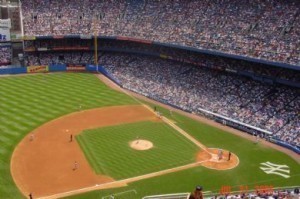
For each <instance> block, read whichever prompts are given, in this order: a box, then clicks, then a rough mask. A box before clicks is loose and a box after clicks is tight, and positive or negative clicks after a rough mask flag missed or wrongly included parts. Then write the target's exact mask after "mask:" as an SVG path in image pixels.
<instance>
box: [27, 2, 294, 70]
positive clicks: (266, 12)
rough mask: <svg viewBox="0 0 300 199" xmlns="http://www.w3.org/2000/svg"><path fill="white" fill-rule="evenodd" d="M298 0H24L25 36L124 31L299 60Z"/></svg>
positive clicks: (119, 33) (124, 33) (123, 33)
mask: <svg viewBox="0 0 300 199" xmlns="http://www.w3.org/2000/svg"><path fill="white" fill-rule="evenodd" d="M299 8H300V2H299V1H297V0H288V1H279V0H269V1H262V0H254V1H247V0H242V1H241V0H233V1H232V0H218V1H198V0H191V1H179V0H175V1H174V0H164V1H158V0H139V1H137V0H118V1H112V0H109V1H100V0H71V1H67V0H52V1H38V0H28V1H24V2H23V4H22V11H23V15H24V29H25V34H26V35H64V34H94V32H98V33H99V34H101V35H106V36H128V37H134V38H141V39H147V40H155V41H159V42H165V43H174V44H180V45H186V46H191V47H196V48H200V49H202V48H204V49H212V50H218V51H223V52H226V53H230V54H237V55H244V56H249V57H255V58H260V59H267V60H271V61H277V62H285V63H290V64H294V65H299V63H300V56H299V54H300V47H299V45H298V44H299V35H300V23H299V20H300V15H299V13H300V11H299Z"/></svg>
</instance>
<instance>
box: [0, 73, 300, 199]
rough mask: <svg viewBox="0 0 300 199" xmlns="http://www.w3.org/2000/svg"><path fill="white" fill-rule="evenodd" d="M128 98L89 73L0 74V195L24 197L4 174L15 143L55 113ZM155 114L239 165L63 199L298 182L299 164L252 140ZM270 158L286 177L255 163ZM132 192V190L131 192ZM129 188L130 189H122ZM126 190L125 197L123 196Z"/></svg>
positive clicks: (123, 101)
mask: <svg viewBox="0 0 300 199" xmlns="http://www.w3.org/2000/svg"><path fill="white" fill-rule="evenodd" d="M135 103H136V101H134V100H133V99H132V98H131V97H128V96H126V95H124V94H121V93H118V92H116V91H113V90H111V89H109V88H107V87H106V86H105V85H104V84H103V83H101V82H100V81H99V80H98V79H97V78H96V77H95V76H94V75H92V74H79V73H56V74H39V75H27V76H14V77H1V78H0V198H1V199H2V198H4V199H10V198H12V199H15V198H24V196H22V194H21V193H20V192H19V190H18V188H17V187H16V186H15V184H14V182H13V180H12V177H11V174H10V157H11V155H12V153H13V150H14V148H15V147H16V145H17V144H18V142H19V141H20V140H21V139H22V138H23V137H24V136H25V135H26V134H27V133H29V132H30V131H31V130H33V129H35V128H37V127H38V126H40V125H41V124H43V123H46V122H48V121H50V120H52V119H55V118H57V117H59V116H62V115H65V114H68V113H71V112H74V111H77V110H78V108H79V105H81V106H82V107H83V108H84V109H90V108H95V107H104V106H113V105H125V104H135ZM159 109H160V111H161V112H163V113H164V115H166V116H167V117H170V119H172V120H173V121H175V122H177V125H178V126H179V127H181V128H182V129H184V130H185V131H187V132H188V133H190V134H191V135H192V136H194V137H195V138H196V139H198V140H199V141H200V142H201V143H203V144H205V145H207V146H208V147H220V148H224V149H228V150H231V151H233V152H234V153H235V154H237V155H238V156H239V158H240V165H239V166H238V167H237V168H235V169H233V170H229V171H215V170H210V169H206V168H204V167H197V168H193V169H188V170H184V171H180V172H176V173H171V174H167V175H164V176H159V177H154V178H150V179H146V180H141V181H138V182H134V183H131V184H129V185H128V186H127V187H122V188H117V189H109V190H101V191H94V192H90V193H85V194H81V195H78V196H73V197H69V198H102V197H103V196H107V195H109V194H112V193H114V194H118V193H121V192H125V195H123V196H122V194H119V197H120V198H121V197H123V198H130V199H135V198H141V197H143V196H145V195H153V194H163V193H174V192H189V191H192V190H193V189H194V186H195V185H197V184H201V185H203V186H204V191H208V190H210V191H217V190H219V189H220V187H221V186H222V185H231V186H232V187H233V188H232V189H233V190H235V189H238V186H239V185H248V186H249V188H251V189H252V188H254V186H255V185H273V186H276V187H277V186H293V185H300V165H299V164H298V163H297V162H296V161H294V160H293V159H292V158H290V157H288V156H287V155H285V154H283V153H281V152H278V151H276V150H274V149H270V148H267V147H265V146H262V145H261V144H258V145H256V144H254V143H253V142H252V141H248V140H245V139H243V138H240V137H238V136H235V135H232V134H230V133H227V132H224V131H222V130H220V129H216V128H214V127H211V126H208V125H206V124H202V123H199V122H197V121H194V120H192V119H189V118H187V117H184V116H182V115H179V114H177V113H173V116H170V115H169V113H168V111H167V110H164V109H162V108H159ZM267 161H270V162H272V163H276V164H285V165H288V166H289V169H290V176H291V177H290V178H282V177H280V176H277V175H267V174H265V173H264V172H263V171H262V170H260V169H259V166H260V163H262V162H267ZM132 190H134V191H132ZM128 191H130V192H128ZM126 194H128V196H126Z"/></svg>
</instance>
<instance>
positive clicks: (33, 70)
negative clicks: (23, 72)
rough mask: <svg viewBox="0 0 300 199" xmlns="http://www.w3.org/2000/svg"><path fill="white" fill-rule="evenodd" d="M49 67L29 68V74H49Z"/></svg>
mask: <svg viewBox="0 0 300 199" xmlns="http://www.w3.org/2000/svg"><path fill="white" fill-rule="evenodd" d="M48 71H49V68H48V66H28V67H27V73H44V72H48Z"/></svg>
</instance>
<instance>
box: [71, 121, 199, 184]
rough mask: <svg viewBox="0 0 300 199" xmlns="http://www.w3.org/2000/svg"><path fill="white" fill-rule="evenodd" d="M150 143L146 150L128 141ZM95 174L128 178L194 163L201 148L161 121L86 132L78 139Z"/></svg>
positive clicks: (77, 137)
mask: <svg viewBox="0 0 300 199" xmlns="http://www.w3.org/2000/svg"><path fill="white" fill-rule="evenodd" d="M137 137H138V139H144V140H148V141H151V142H152V143H153V145H154V147H153V148H152V149H150V150H146V151H138V150H134V149H132V148H130V146H129V144H128V143H129V142H131V141H133V140H136V139H137ZM76 139H77V141H78V142H79V144H80V146H81V148H82V149H83V151H84V153H85V155H86V157H87V158H88V160H89V162H90V164H91V165H92V167H93V168H94V170H95V171H96V173H100V174H105V175H108V176H111V177H113V178H114V179H125V178H130V177H135V176H139V175H143V174H148V173H152V172H156V171H161V170H165V169H170V168H174V167H178V166H182V165H186V164H189V163H193V162H195V157H196V154H197V152H199V151H200V149H199V148H198V147H197V146H196V145H194V144H193V143H192V142H190V141H189V140H187V139H186V138H185V137H184V136H182V135H181V134H180V133H178V132H177V131H176V130H174V129H173V128H172V127H170V126H168V125H167V124H165V123H162V122H152V121H145V122H138V123H130V124H122V125H117V126H108V127H103V128H100V129H95V130H87V131H84V132H83V133H81V134H80V135H78V136H76Z"/></svg>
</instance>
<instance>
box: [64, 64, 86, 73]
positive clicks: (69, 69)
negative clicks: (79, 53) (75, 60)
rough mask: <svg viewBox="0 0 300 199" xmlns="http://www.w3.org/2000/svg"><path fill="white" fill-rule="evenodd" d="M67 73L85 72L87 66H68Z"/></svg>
mask: <svg viewBox="0 0 300 199" xmlns="http://www.w3.org/2000/svg"><path fill="white" fill-rule="evenodd" d="M67 71H74V72H75V71H85V66H84V65H80V64H69V65H67Z"/></svg>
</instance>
